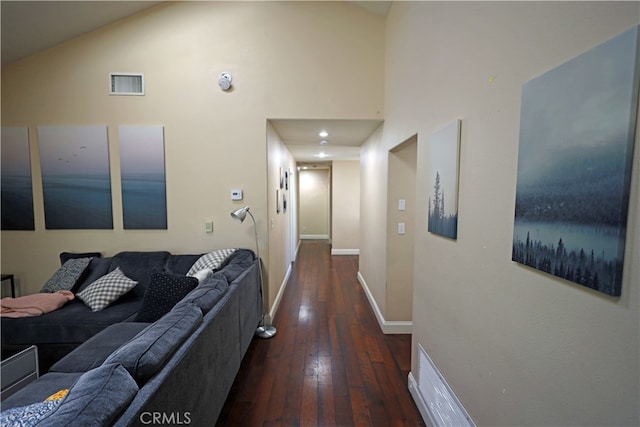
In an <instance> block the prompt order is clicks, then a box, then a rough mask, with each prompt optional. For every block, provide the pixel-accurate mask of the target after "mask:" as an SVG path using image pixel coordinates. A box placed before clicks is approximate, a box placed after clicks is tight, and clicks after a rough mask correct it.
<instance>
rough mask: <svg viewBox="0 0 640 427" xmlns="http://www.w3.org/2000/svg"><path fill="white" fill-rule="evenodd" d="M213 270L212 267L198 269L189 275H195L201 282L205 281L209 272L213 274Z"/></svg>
mask: <svg viewBox="0 0 640 427" xmlns="http://www.w3.org/2000/svg"><path fill="white" fill-rule="evenodd" d="M212 272H213V270H212V269H210V268H203V269H202V270H200V271H196V272H195V273H193V274H188V276H191V277H195V278H196V279H198V284H200V283H202V282H203V281H204V279H206V278H207V277H209V274H211V273H212Z"/></svg>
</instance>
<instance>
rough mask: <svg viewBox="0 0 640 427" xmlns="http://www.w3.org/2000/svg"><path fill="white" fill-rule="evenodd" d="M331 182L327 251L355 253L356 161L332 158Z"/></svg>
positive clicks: (357, 221) (357, 237) (357, 231)
mask: <svg viewBox="0 0 640 427" xmlns="http://www.w3.org/2000/svg"><path fill="white" fill-rule="evenodd" d="M331 182H332V184H331V198H332V203H331V205H332V215H331V253H332V254H333V255H357V254H358V253H359V248H360V162H359V161H357V160H335V161H333V165H332V168H331Z"/></svg>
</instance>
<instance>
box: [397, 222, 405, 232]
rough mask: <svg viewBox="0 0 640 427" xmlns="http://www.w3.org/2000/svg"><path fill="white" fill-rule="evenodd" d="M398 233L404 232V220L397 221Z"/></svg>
mask: <svg viewBox="0 0 640 427" xmlns="http://www.w3.org/2000/svg"><path fill="white" fill-rule="evenodd" d="M398 234H404V222H399V223H398Z"/></svg>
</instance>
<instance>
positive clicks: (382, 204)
mask: <svg viewBox="0 0 640 427" xmlns="http://www.w3.org/2000/svg"><path fill="white" fill-rule="evenodd" d="M382 136H383V126H380V127H379V128H378V129H376V131H375V132H374V133H373V134H371V136H370V137H369V138H368V139H367V141H365V143H364V144H363V145H362V147H361V148H360V212H366V215H361V217H360V258H359V259H358V274H359V277H360V280H361V282H362V284H363V286H364V287H365V289H366V290H367V293H368V295H370V298H372V299H373V302H372V305H373V306H374V310H375V311H376V312H377V313H378V312H379V313H380V315H382V316H384V313H385V312H386V303H387V299H386V292H387V289H386V277H387V263H386V262H381V260H386V259H387V241H386V238H387V171H388V166H389V165H388V150H389V149H390V148H391V147H389V148H385V147H384V146H383V145H382V144H383V140H382ZM405 139H406V138H405ZM398 142H400V141H398ZM378 320H379V321H380V319H378Z"/></svg>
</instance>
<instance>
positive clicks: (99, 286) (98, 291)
mask: <svg viewBox="0 0 640 427" xmlns="http://www.w3.org/2000/svg"><path fill="white" fill-rule="evenodd" d="M137 284H138V282H136V281H135V280H131V279H129V278H128V277H127V276H125V275H124V273H123V272H122V270H120V267H118V268H116V269H115V270H113V271H112V272H111V273H109V274H106V275H104V276H102V277H101V278H99V279H98V280H96V281H95V282H93V283H92V284H90V285H89V286H87V288H86V289H85V290H83V291H82V292H79V293H77V294H76V296H77V297H78V298H80V299H81V300H82V302H84V303H85V304H86V305H87V306H88V307H89V308H90V309H91V311H100V310H102V309H103V308H105V307H107V306H108V305H109V304H111V303H112V302H114V301H115V300H117V299H118V298H120V297H121V296H122V295H124V294H126V293H127V292H128V291H129V290H131V289H132V288H133V287H134V286H135V285H137Z"/></svg>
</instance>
